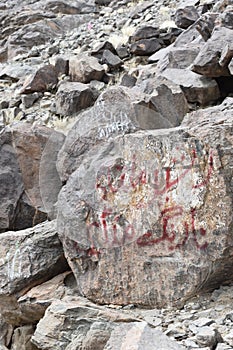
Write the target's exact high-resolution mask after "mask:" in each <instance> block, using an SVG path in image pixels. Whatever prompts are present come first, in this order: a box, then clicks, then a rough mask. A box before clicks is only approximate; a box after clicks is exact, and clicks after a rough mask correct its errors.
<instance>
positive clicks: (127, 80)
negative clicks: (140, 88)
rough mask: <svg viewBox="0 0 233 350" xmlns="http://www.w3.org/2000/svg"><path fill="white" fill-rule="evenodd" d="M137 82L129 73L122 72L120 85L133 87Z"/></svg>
mask: <svg viewBox="0 0 233 350" xmlns="http://www.w3.org/2000/svg"><path fill="white" fill-rule="evenodd" d="M136 82H137V78H135V77H133V76H132V75H129V74H127V73H126V74H124V75H123V76H122V78H121V85H122V86H127V87H133V86H135V84H136Z"/></svg>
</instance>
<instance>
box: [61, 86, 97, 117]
mask: <svg viewBox="0 0 233 350" xmlns="http://www.w3.org/2000/svg"><path fill="white" fill-rule="evenodd" d="M95 100H96V94H95V92H94V90H92V89H91V88H90V86H89V85H88V84H82V83H76V82H64V83H62V84H61V85H60V86H59V89H58V91H57V94H56V97H55V103H56V113H57V114H59V115H62V116H71V115H73V114H75V113H77V112H80V111H81V110H82V109H85V108H88V107H91V106H92V105H93V104H94V102H95Z"/></svg>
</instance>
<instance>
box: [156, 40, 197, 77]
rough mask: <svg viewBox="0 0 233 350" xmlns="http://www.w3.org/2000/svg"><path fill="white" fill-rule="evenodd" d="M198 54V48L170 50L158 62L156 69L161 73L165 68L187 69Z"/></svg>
mask: <svg viewBox="0 0 233 350" xmlns="http://www.w3.org/2000/svg"><path fill="white" fill-rule="evenodd" d="M198 53H199V47H185V46H184V47H181V48H176V47H174V48H171V49H170V50H169V51H168V53H167V54H165V55H164V57H163V58H162V59H160V60H159V62H158V69H159V70H160V71H163V70H164V69H166V68H179V69H185V68H188V67H189V66H190V65H191V64H192V63H193V61H194V60H195V58H196V57H197V55H198ZM153 60H154V59H153V56H151V57H150V62H153Z"/></svg>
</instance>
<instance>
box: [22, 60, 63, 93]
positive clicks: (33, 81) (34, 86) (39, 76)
mask: <svg viewBox="0 0 233 350" xmlns="http://www.w3.org/2000/svg"><path fill="white" fill-rule="evenodd" d="M57 83H58V74H57V71H56V69H55V67H54V66H53V65H51V64H48V65H47V66H44V67H42V68H40V69H38V71H37V72H36V73H35V74H33V75H32V76H29V78H28V79H27V80H26V81H25V83H24V85H23V88H22V90H21V93H22V94H31V93H33V92H44V91H47V90H49V89H52V88H53V89H54V88H55V87H56V85H57Z"/></svg>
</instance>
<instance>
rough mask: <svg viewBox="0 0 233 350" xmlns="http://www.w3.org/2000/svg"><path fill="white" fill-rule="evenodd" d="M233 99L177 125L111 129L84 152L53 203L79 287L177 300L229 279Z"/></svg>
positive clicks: (121, 297) (134, 299)
mask: <svg viewBox="0 0 233 350" xmlns="http://www.w3.org/2000/svg"><path fill="white" fill-rule="evenodd" d="M232 106H233V101H232V98H229V99H228V100H226V101H225V102H223V104H222V105H220V106H217V107H211V108H208V109H205V110H200V111H198V112H194V113H192V114H190V115H187V117H186V118H185V122H184V124H183V127H179V128H173V129H166V130H153V131H152V130H150V131H139V132H135V133H133V134H126V135H119V136H117V137H116V138H115V139H112V140H110V141H109V142H107V143H106V144H104V145H102V146H101V147H100V146H99V147H97V148H96V149H95V150H93V152H90V153H89V154H87V155H86V156H85V159H84V160H83V162H82V163H81V164H80V166H79V168H78V169H77V170H76V171H75V172H74V173H73V174H72V175H71V177H70V178H69V180H68V182H67V184H66V186H64V187H63V189H62V191H61V192H60V195H59V201H58V232H59V236H60V238H61V240H62V242H63V246H64V250H65V255H66V257H67V259H68V262H69V265H70V266H71V268H72V270H73V272H74V274H75V277H76V279H77V282H78V283H77V284H78V288H79V290H80V293H82V294H83V295H85V296H86V297H88V298H89V299H91V300H94V301H95V302H98V303H103V304H105V303H114V304H120V305H127V304H131V303H132V304H138V305H144V306H147V307H148V306H150V307H151V306H159V307H163V306H165V305H169V304H172V305H179V306H181V305H183V303H184V302H185V300H186V299H188V298H190V297H191V296H193V295H195V294H196V293H197V292H200V291H204V290H211V289H214V288H216V287H218V286H219V285H220V284H221V283H223V282H224V283H230V282H232V281H233V271H232V263H233V242H232V199H233V194H232V186H231V179H232V176H233V173H232V169H233V167H232V159H233V158H232V149H233V148H232V137H231V135H232V122H233V116H232Z"/></svg>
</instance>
